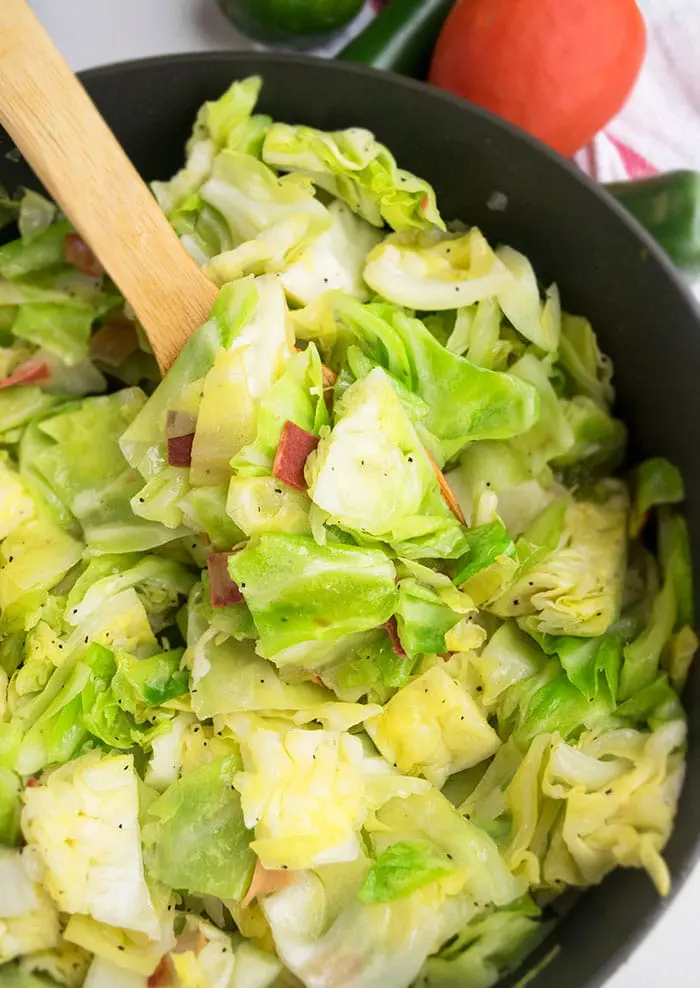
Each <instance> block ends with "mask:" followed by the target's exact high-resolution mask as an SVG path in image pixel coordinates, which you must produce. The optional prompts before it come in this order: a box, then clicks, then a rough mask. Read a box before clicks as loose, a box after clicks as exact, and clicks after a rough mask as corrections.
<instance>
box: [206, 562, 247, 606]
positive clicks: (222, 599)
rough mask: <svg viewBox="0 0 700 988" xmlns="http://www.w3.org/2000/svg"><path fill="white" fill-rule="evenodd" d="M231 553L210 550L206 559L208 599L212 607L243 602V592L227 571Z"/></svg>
mask: <svg viewBox="0 0 700 988" xmlns="http://www.w3.org/2000/svg"><path fill="white" fill-rule="evenodd" d="M233 555H235V553H234V552H212V554H211V555H210V556H209V558H208V559H207V569H208V570H209V599H210V600H211V606H212V607H228V605H229V604H241V603H242V602H243V594H242V593H241V591H240V590H239V589H238V587H237V585H236V584H235V583H234V582H233V580H232V579H231V576H230V574H229V571H228V561H229V557H230V556H233Z"/></svg>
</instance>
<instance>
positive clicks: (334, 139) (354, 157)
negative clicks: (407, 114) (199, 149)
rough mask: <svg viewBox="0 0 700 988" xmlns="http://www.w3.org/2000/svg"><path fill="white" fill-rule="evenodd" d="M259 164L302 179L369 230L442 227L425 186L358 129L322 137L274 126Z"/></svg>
mask: <svg viewBox="0 0 700 988" xmlns="http://www.w3.org/2000/svg"><path fill="white" fill-rule="evenodd" d="M263 159H264V160H265V161H266V162H267V163H268V164H269V165H273V166H274V167H275V168H279V169H281V170H282V171H287V172H294V173H296V174H299V175H305V176H307V177H308V178H310V179H311V181H312V182H314V183H315V184H316V185H318V186H319V188H321V189H325V191H326V192H329V193H330V194H331V195H332V196H336V197H337V198H339V199H343V200H344V201H345V202H346V203H347V204H348V206H350V208H351V209H352V211H353V212H355V213H358V214H359V215H360V216H362V217H363V218H364V219H366V220H368V222H370V223H372V224H373V225H374V226H379V227H381V226H383V225H384V223H385V222H386V223H388V224H389V226H390V227H392V229H394V230H410V229H412V228H416V227H417V228H418V229H429V228H430V227H431V226H437V227H440V228H442V227H444V224H443V222H442V219H441V218H440V213H439V212H438V208H437V205H436V203H435V193H434V192H433V190H432V188H431V187H430V185H428V183H427V182H424V181H423V180H422V179H420V178H417V177H416V176H415V175H412V174H411V173H410V172H406V171H403V170H402V169H400V168H398V167H397V165H396V161H395V160H394V158H393V156H392V154H391V152H390V151H389V150H388V149H387V148H386V147H384V145H383V144H380V143H379V142H378V141H377V140H375V138H374V135H373V134H371V133H370V132H369V131H368V130H363V129H362V128H361V127H350V128H349V129H348V130H341V131H336V132H335V133H325V132H323V131H320V130H314V129H313V128H312V127H291V126H289V125H287V124H284V123H275V124H273V125H272V127H270V129H269V130H268V132H267V134H266V136H265V142H264V144H263Z"/></svg>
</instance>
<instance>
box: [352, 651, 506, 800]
mask: <svg viewBox="0 0 700 988" xmlns="http://www.w3.org/2000/svg"><path fill="white" fill-rule="evenodd" d="M367 730H368V732H369V734H370V736H371V738H372V740H373V741H374V743H375V744H376V745H377V747H378V748H379V750H380V752H381V753H382V754H383V755H384V757H385V758H386V759H387V761H389V762H391V763H392V764H395V765H398V767H399V769H400V770H401V771H402V772H405V773H406V774H408V775H418V774H422V775H424V776H425V777H426V778H427V779H428V780H429V781H430V782H432V783H433V785H434V786H436V787H437V788H438V789H441V788H442V786H443V784H444V783H445V781H446V779H447V777H448V775H452V774H453V773H454V772H461V771H462V769H465V768H471V766H472V765H477V764H478V763H479V762H481V761H483V760H484V759H485V758H490V757H491V755H493V754H494V752H495V751H496V750H497V749H498V748H499V746H500V743H501V742H500V740H499V738H498V735H497V734H496V732H495V731H494V730H493V728H492V727H490V725H489V723H488V721H487V720H486V718H485V717H484V715H483V713H482V712H481V711H480V710H479V707H478V706H477V704H476V703H475V701H474V700H473V699H472V697H471V696H469V694H468V693H467V692H466V690H464V689H463V688H462V687H461V686H460V685H458V684H457V683H456V682H455V681H454V680H453V679H452V678H451V676H450V675H449V674H448V673H447V672H445V671H444V669H440V667H439V666H434V667H433V668H432V669H429V670H428V671H427V672H425V673H423V675H422V676H418V678H417V679H414V680H413V681H412V682H411V683H409V684H408V685H407V686H404V687H403V689H401V690H399V692H398V693H396V694H395V696H393V697H392V699H391V700H389V702H388V703H387V704H386V706H385V708H384V711H383V712H382V713H381V714H380V715H379V716H378V717H375V718H373V719H372V720H370V721H369V722H368V723H367Z"/></svg>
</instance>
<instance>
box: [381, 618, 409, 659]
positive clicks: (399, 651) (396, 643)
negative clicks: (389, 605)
mask: <svg viewBox="0 0 700 988" xmlns="http://www.w3.org/2000/svg"><path fill="white" fill-rule="evenodd" d="M384 627H385V628H386V630H387V631H388V632H389V638H391V645H392V650H393V652H394V655H401V656H402V657H403V658H405V657H406V652H405V650H404V647H403V645H402V644H401V639H400V638H399V629H398V625H397V624H396V618H395V617H390V618H389V620H388V621H387V622H386V624H385V625H384Z"/></svg>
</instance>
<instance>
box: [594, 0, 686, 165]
mask: <svg viewBox="0 0 700 988" xmlns="http://www.w3.org/2000/svg"><path fill="white" fill-rule="evenodd" d="M638 3H639V5H640V7H641V9H642V12H643V13H644V16H645V18H646V22H647V29H648V51H647V56H646V60H645V63H644V67H643V69H642V73H641V75H640V77H639V80H638V82H637V85H636V86H635V89H634V92H633V93H632V96H631V97H630V99H629V101H628V103H627V105H626V106H625V107H624V109H623V110H622V112H621V113H620V114H619V115H618V116H617V117H616V118H615V119H614V120H612V121H611V122H610V124H608V126H607V127H606V128H605V130H604V131H603V132H602V133H601V134H599V135H598V137H596V139H595V140H594V141H593V142H592V143H591V144H590V145H589V146H588V147H586V148H584V149H583V150H582V151H580V152H579V153H578V154H577V155H576V161H577V163H578V164H579V165H580V167H581V168H582V169H583V170H584V171H586V172H587V173H588V174H589V175H592V176H593V177H595V178H597V179H599V181H601V182H612V181H622V180H624V179H626V178H644V177H646V176H648V175H655V174H656V173H657V172H664V171H670V170H672V169H676V168H698V169H700V60H699V56H700V3H699V2H698V0H638Z"/></svg>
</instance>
